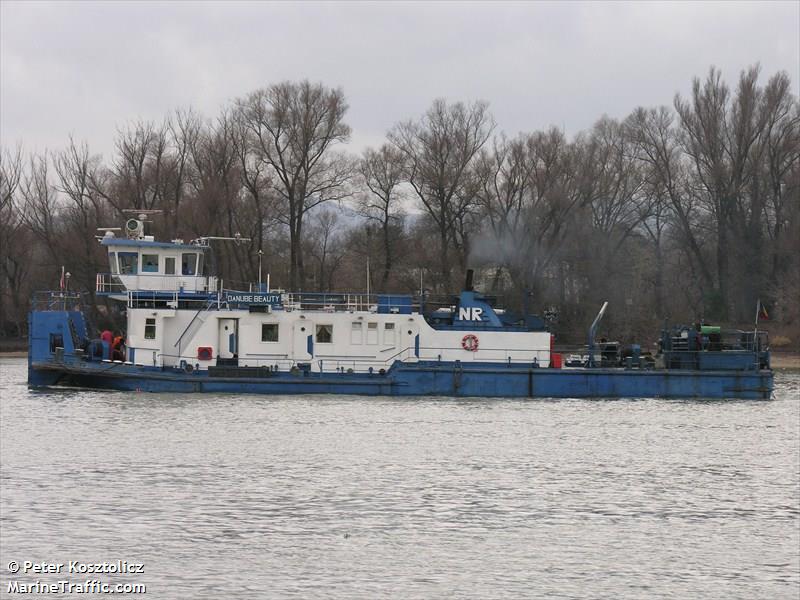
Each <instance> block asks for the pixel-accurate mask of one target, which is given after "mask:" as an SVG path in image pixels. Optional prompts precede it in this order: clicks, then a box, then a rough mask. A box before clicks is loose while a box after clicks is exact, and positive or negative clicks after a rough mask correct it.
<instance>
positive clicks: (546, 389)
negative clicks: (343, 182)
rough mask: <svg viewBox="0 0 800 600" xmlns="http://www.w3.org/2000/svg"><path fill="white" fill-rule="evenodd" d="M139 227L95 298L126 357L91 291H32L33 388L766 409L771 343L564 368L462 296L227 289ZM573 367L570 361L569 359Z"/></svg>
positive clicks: (495, 314) (175, 244) (202, 252)
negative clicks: (101, 301) (96, 309)
mask: <svg viewBox="0 0 800 600" xmlns="http://www.w3.org/2000/svg"><path fill="white" fill-rule="evenodd" d="M144 218H145V217H144V216H143V215H140V216H139V218H138V219H129V220H128V221H127V222H126V224H125V233H126V234H127V235H126V236H125V237H124V238H123V237H117V236H116V235H115V234H114V232H113V231H112V230H107V231H106V232H105V235H104V236H102V238H101V239H100V243H101V244H102V245H103V246H105V247H106V249H107V251H108V256H109V264H110V272H109V273H101V274H98V275H97V290H96V292H97V295H99V296H108V297H109V298H111V299H113V300H115V301H117V302H119V303H124V310H125V313H126V320H127V328H126V334H125V335H124V336H123V337H124V354H122V352H121V349H119V348H112V344H110V343H109V341H108V339H105V340H102V339H94V336H93V335H92V334H91V333H90V332H92V331H94V329H90V328H89V326H88V319H87V315H86V313H85V312H84V308H85V306H86V304H85V297H86V296H85V295H84V294H80V293H75V292H69V291H65V290H63V289H62V290H58V291H44V292H37V293H36V294H35V295H34V298H33V302H32V308H31V312H30V314H29V323H28V325H29V328H28V331H29V334H28V335H29V340H28V344H29V348H28V382H29V384H30V385H31V386H34V387H64V386H67V387H81V388H94V389H108V390H129V391H143V392H212V393H228V392H234V393H248V394H250V393H253V394H360V395H375V396H377V395H385V396H419V395H436V396H477V397H529V398H653V397H660V398H747V399H767V398H770V395H771V393H772V388H773V373H772V370H771V369H770V365H769V347H768V337H767V334H766V332H763V331H758V330H753V331H749V332H745V331H733V332H726V331H722V330H720V329H719V328H718V327H709V326H704V327H674V328H671V329H665V330H664V331H662V333H661V337H660V341H659V354H658V355H657V357H656V360H655V361H654V360H653V359H652V358H650V357H649V356H645V355H643V354H642V353H641V351H640V347H639V346H636V345H633V346H629V347H627V348H626V349H621V348H620V347H619V346H618V345H616V344H613V343H602V344H596V343H595V341H594V334H595V331H596V329H597V325H598V323H599V320H600V318H601V317H602V313H603V310H604V309H605V305H604V307H603V310H601V312H600V314H598V318H597V319H595V322H594V323H593V324H592V327H591V328H590V330H589V335H588V357H587V359H586V360H583V361H580V362H579V363H578V365H577V366H573V367H568V366H565V365H562V362H561V355H559V354H557V353H555V352H553V350H552V343H553V337H552V336H551V334H550V332H549V331H548V329H547V326H546V322H545V321H544V320H543V319H541V318H539V317H537V316H535V315H527V314H526V315H519V314H514V313H512V312H510V311H504V310H502V309H499V308H497V307H495V306H494V302H493V300H492V299H491V298H489V297H486V296H484V295H482V294H480V293H479V292H477V291H475V290H474V289H473V287H472V273H471V272H468V275H467V284H466V286H465V289H464V290H463V291H462V292H461V293H460V294H459V295H458V296H457V297H454V298H453V299H452V301H451V302H450V303H448V305H445V306H443V307H438V308H435V309H434V308H433V307H431V306H430V303H429V302H428V306H426V302H425V296H424V295H420V296H411V295H398V294H362V293H357V294H348V293H291V292H283V291H273V290H270V289H269V286H268V285H263V284H253V285H252V286H250V289H249V290H247V291H241V290H229V289H224V287H223V285H222V282H221V280H219V279H218V278H217V277H214V276H211V275H208V274H206V271H207V268H208V265H209V262H210V261H209V259H210V251H211V247H210V239H212V238H200V239H198V240H194V241H193V242H191V243H188V244H187V243H184V242H183V241H182V240H173V241H171V242H158V241H155V240H154V238H153V236H150V235H145V230H144ZM571 364H574V363H571Z"/></svg>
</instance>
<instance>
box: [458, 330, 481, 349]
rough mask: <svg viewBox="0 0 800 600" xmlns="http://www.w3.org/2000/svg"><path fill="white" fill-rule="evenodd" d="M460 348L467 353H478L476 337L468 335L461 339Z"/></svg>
mask: <svg viewBox="0 0 800 600" xmlns="http://www.w3.org/2000/svg"><path fill="white" fill-rule="evenodd" d="M461 347H462V348H463V349H464V350H467V351H468V352H477V351H478V336H477V335H473V334H471V333H468V334H467V335H465V336H464V337H463V338H461Z"/></svg>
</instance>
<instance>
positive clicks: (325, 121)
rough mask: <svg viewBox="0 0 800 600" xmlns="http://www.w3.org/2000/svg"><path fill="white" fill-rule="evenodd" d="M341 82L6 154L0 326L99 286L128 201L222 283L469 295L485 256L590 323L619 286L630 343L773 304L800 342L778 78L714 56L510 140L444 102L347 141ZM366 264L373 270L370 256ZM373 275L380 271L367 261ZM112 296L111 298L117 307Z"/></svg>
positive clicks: (485, 274)
mask: <svg viewBox="0 0 800 600" xmlns="http://www.w3.org/2000/svg"><path fill="white" fill-rule="evenodd" d="M347 114H348V104H347V100H346V97H345V94H344V92H343V91H342V90H341V89H339V88H331V87H327V86H326V85H324V84H322V83H314V82H309V81H299V82H291V81H290V82H282V83H277V84H273V85H269V86H268V87H265V88H263V89H260V90H256V91H254V92H252V93H250V94H247V95H245V96H242V97H240V98H238V99H236V100H234V101H233V102H231V103H230V104H228V105H226V106H225V107H224V108H223V109H222V110H221V112H220V114H219V115H217V116H216V117H215V118H204V117H202V116H201V115H199V114H197V113H196V112H195V111H193V110H191V109H187V110H178V111H175V112H174V113H172V114H170V115H168V116H167V117H166V118H165V119H164V120H163V121H162V122H159V123H156V122H150V121H139V122H133V123H129V124H127V125H125V126H123V127H121V128H120V129H118V131H117V132H116V135H115V139H114V152H113V155H112V156H110V157H107V158H105V159H104V158H103V157H100V156H97V155H95V154H93V153H92V152H91V151H90V149H89V147H88V146H87V144H86V143H82V142H79V141H77V140H75V139H72V138H70V139H69V140H67V143H66V146H65V147H64V148H63V149H61V150H57V151H45V152H42V153H38V154H37V153H27V152H25V150H24V148H23V147H22V146H21V145H20V146H17V147H14V148H9V147H6V148H2V149H0V282H1V283H2V291H1V293H0V310H2V313H1V314H0V326H2V334H4V335H5V336H9V337H13V336H22V335H24V334H25V323H26V313H27V310H28V301H29V297H30V295H31V293H32V291H33V290H35V289H43V288H52V287H53V286H54V284H57V282H58V277H59V274H60V270H61V266H62V265H64V267H65V268H66V270H67V271H69V272H70V274H71V278H70V285H71V287H73V288H76V289H81V290H85V291H86V292H88V293H89V294H91V295H93V290H94V287H95V274H96V273H98V272H104V271H107V270H108V267H107V258H106V256H105V253H104V252H103V250H102V247H101V246H100V245H99V244H98V243H97V241H96V239H95V237H96V236H97V235H98V228H99V227H107V226H114V225H118V224H119V223H120V222H121V221H122V220H123V219H125V218H126V217H128V216H130V215H129V214H128V213H126V212H124V211H126V210H129V209H136V210H153V209H157V210H160V211H162V212H161V213H160V214H159V215H157V216H154V217H153V222H152V223H150V224H149V227H150V229H151V230H152V233H154V234H155V235H156V236H157V238H162V239H185V240H189V239H193V238H196V237H199V236H206V235H213V236H233V235H235V234H241V236H242V237H243V238H246V241H243V242H241V243H231V244H220V245H218V246H217V247H216V248H215V256H216V261H217V265H216V266H217V270H218V272H219V275H221V276H222V277H223V279H224V281H225V285H226V287H231V288H235V287H240V286H242V285H246V282H252V281H255V280H256V279H257V277H258V276H259V251H261V252H262V253H263V265H264V272H265V273H266V272H269V273H270V274H271V280H272V284H273V286H274V287H282V288H285V289H292V290H307V291H335V290H346V289H354V288H362V289H363V288H365V287H366V286H367V277H369V286H370V289H372V290H382V291H404V292H408V291H416V290H418V289H420V287H422V288H423V289H426V290H428V291H430V292H431V293H441V294H449V293H453V292H456V291H458V289H459V288H460V284H461V281H462V276H463V273H464V271H465V270H466V269H467V268H476V269H478V270H479V274H480V277H479V282H480V283H481V286H482V288H483V290H484V291H485V292H487V293H491V294H497V295H502V296H504V298H505V303H506V304H507V305H510V306H512V307H516V308H521V307H522V306H526V307H528V308H530V309H536V310H538V311H543V310H545V309H552V310H553V311H554V312H555V313H557V314H558V321H557V325H556V327H557V328H558V329H560V330H561V331H562V332H563V333H564V334H566V335H567V336H569V335H570V334H573V335H574V336H575V337H577V336H578V335H579V334H580V332H582V331H583V330H584V329H585V326H586V324H587V321H589V320H591V316H592V314H593V313H594V312H596V310H597V308H598V306H599V304H600V303H601V302H602V301H603V300H609V302H610V303H611V307H612V310H611V312H610V315H609V321H608V324H609V325H610V326H613V327H614V328H615V332H616V333H617V334H618V335H620V336H621V337H625V336H632V335H636V334H639V333H640V332H644V333H648V334H651V335H652V333H653V331H654V330H655V328H656V327H657V326H658V325H659V324H660V323H661V322H663V321H664V320H671V321H684V322H685V321H693V320H697V319H700V318H702V319H706V320H715V321H717V322H725V323H752V321H753V319H754V317H755V310H756V303H757V301H758V300H761V301H762V302H763V303H764V304H765V305H766V306H767V307H768V309H769V312H770V313H771V317H772V318H773V319H775V320H777V321H778V322H779V323H780V325H781V327H782V328H783V330H784V331H788V332H794V333H792V336H793V337H795V339H796V338H797V337H798V336H800V314H798V313H799V312H800V308H799V307H798V298H800V235H798V233H800V231H799V229H800V102H798V99H797V97H795V96H794V95H793V94H792V91H791V81H790V78H789V76H788V75H787V74H786V73H784V72H779V73H776V74H774V75H772V76H771V77H769V78H768V79H767V80H766V81H762V78H761V77H760V69H759V68H758V67H757V66H756V67H751V68H748V69H746V70H744V71H743V72H742V73H741V74H740V76H739V79H738V81H737V82H736V83H735V85H734V86H730V85H729V84H728V83H726V82H725V81H724V80H723V78H722V75H721V73H720V72H719V71H718V70H717V69H715V68H711V69H710V70H709V72H708V74H707V75H706V76H705V77H704V78H695V79H694V81H693V82H692V87H691V92H690V94H689V95H688V96H686V97H684V96H681V95H676V96H675V98H674V99H673V102H672V104H671V105H669V106H666V105H665V106H659V107H652V108H646V107H640V108H636V109H635V110H633V111H632V112H631V113H630V115H628V116H627V117H625V118H623V119H615V118H610V117H608V116H603V117H601V118H600V119H599V120H598V121H597V122H596V123H595V124H594V126H593V127H591V128H590V129H589V130H587V131H582V132H580V133H578V134H577V135H575V136H573V137H572V138H571V139H570V138H568V137H567V136H566V135H565V134H564V132H563V131H562V130H560V129H558V128H555V127H553V128H550V129H546V130H542V131H534V132H531V133H520V134H518V135H516V136H508V135H506V134H505V133H503V132H502V131H500V130H499V129H498V127H497V124H496V123H495V121H494V118H493V116H492V114H491V112H490V109H489V105H488V104H487V103H486V102H458V101H455V102H453V101H447V100H444V99H438V100H435V101H434V102H433V103H432V105H431V106H430V108H429V109H428V110H427V111H426V112H425V113H424V114H423V115H420V116H418V117H415V118H410V119H408V120H405V121H401V122H399V123H397V124H396V125H395V126H393V127H392V128H391V129H390V131H388V133H387V135H386V139H385V141H384V143H383V144H382V145H381V146H380V147H378V148H368V149H366V150H364V151H363V152H362V153H361V154H358V155H357V154H355V153H353V152H350V151H348V142H349V140H350V134H351V128H350V126H349V125H348V124H347ZM367 265H369V267H367ZM367 273H368V274H369V275H367ZM100 303H101V304H102V301H101V302H100Z"/></svg>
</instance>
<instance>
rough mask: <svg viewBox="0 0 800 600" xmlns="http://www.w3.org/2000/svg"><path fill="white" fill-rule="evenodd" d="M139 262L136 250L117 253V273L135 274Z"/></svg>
mask: <svg viewBox="0 0 800 600" xmlns="http://www.w3.org/2000/svg"><path fill="white" fill-rule="evenodd" d="M138 264H139V254H138V253H136V252H120V253H119V274H120V275H136V271H137V269H136V267H137V266H138Z"/></svg>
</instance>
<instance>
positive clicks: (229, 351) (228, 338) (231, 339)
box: [217, 319, 239, 358]
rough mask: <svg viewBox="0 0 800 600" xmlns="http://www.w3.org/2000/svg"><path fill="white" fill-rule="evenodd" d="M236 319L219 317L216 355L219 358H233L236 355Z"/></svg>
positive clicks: (237, 350) (237, 349)
mask: <svg viewBox="0 0 800 600" xmlns="http://www.w3.org/2000/svg"><path fill="white" fill-rule="evenodd" d="M236 321H237V320H236V319H219V341H218V342H217V356H219V357H220V358H233V355H234V354H237V355H238V352H239V348H238V345H239V344H238V340H237V339H236V338H237V331H236V330H237V327H236V325H237V323H236Z"/></svg>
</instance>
